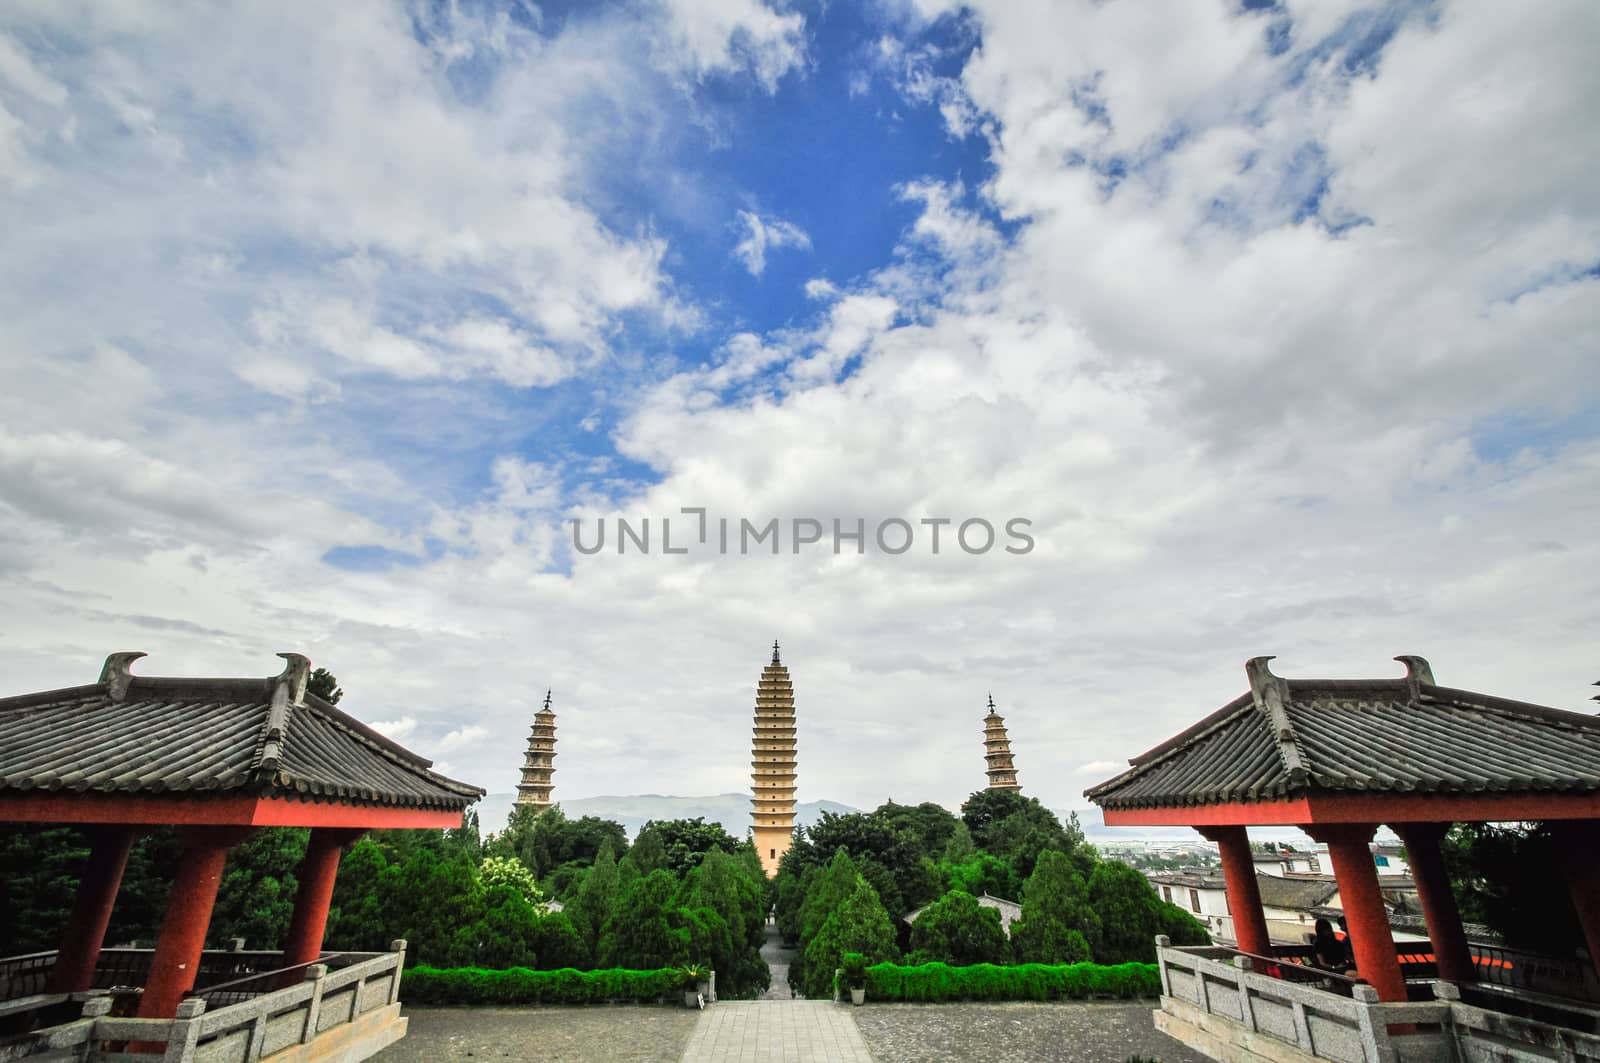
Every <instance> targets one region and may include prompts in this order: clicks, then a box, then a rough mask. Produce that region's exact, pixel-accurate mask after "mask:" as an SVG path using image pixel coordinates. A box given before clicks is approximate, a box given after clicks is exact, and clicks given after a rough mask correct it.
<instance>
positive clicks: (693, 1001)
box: [683, 989, 700, 1008]
mask: <svg viewBox="0 0 1600 1063" xmlns="http://www.w3.org/2000/svg"><path fill="white" fill-rule="evenodd" d="M683 1006H684V1007H686V1008H698V1007H700V990H698V989H685V990H684V991H683Z"/></svg>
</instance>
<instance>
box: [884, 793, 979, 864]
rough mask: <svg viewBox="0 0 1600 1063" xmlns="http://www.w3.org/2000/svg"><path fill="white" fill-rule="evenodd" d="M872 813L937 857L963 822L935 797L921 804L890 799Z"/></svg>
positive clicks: (920, 850)
mask: <svg viewBox="0 0 1600 1063" xmlns="http://www.w3.org/2000/svg"><path fill="white" fill-rule="evenodd" d="M872 816H873V818H874V819H878V820H881V821H883V822H884V823H887V824H888V825H889V827H890V828H891V829H893V830H894V831H895V832H896V833H898V834H900V835H901V836H902V837H904V838H906V839H907V840H908V841H909V842H910V844H911V845H912V847H913V848H914V849H915V850H916V851H917V852H918V853H919V854H921V855H923V856H927V857H931V858H934V859H937V858H938V857H939V856H941V855H942V854H943V853H944V851H945V849H946V848H947V847H948V846H949V845H950V842H951V840H952V839H953V838H954V837H955V834H956V829H957V828H958V827H960V826H962V823H961V821H960V820H959V819H957V818H956V817H955V815H954V814H953V813H951V811H950V810H949V809H948V808H945V807H944V806H943V805H936V804H934V803H933V802H932V801H924V802H922V804H920V805H897V804H895V803H894V802H893V801H887V802H885V803H883V804H881V805H879V806H878V807H877V808H876V809H874V810H873V812H872Z"/></svg>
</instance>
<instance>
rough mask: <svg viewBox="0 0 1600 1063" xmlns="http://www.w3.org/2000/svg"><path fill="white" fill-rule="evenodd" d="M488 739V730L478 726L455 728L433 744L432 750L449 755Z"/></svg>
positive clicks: (470, 725)
mask: <svg viewBox="0 0 1600 1063" xmlns="http://www.w3.org/2000/svg"><path fill="white" fill-rule="evenodd" d="M488 737H489V729H488V728H487V727H484V726H481V725H480V724H469V725H468V726H466V727H457V728H456V729H455V730H453V731H449V732H447V733H446V734H445V735H444V736H443V737H441V738H440V739H439V740H438V741H436V742H434V743H433V748H434V749H436V750H438V751H439V752H441V753H449V752H453V751H454V750H458V749H461V748H462V747H464V746H471V745H476V744H477V743H479V742H482V741H483V740H484V739H485V738H488Z"/></svg>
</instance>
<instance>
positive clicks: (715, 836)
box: [634, 816, 744, 876]
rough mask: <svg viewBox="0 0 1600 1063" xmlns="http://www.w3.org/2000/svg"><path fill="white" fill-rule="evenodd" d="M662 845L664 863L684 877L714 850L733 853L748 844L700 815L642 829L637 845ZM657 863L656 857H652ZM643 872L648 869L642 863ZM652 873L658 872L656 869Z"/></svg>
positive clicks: (656, 823) (675, 873) (663, 821)
mask: <svg viewBox="0 0 1600 1063" xmlns="http://www.w3.org/2000/svg"><path fill="white" fill-rule="evenodd" d="M657 842H659V843H660V846H661V851H662V857H661V863H660V865H659V866H661V867H665V868H666V869H667V870H668V871H671V872H672V873H673V874H674V875H680V876H681V875H684V874H687V873H688V872H689V870H690V869H691V868H693V867H695V866H696V865H697V864H699V863H700V861H701V860H702V859H703V858H704V857H705V855H706V854H707V853H709V852H711V851H712V850H713V849H719V850H721V851H722V852H724V853H732V852H734V851H736V850H737V849H739V848H740V847H741V846H742V845H743V844H744V843H742V842H740V841H739V840H738V839H736V838H735V837H734V836H733V835H731V834H729V833H728V832H727V831H725V830H723V829H722V825H721V824H719V823H707V822H706V821H705V819H704V817H701V816H696V817H695V818H694V819H667V820H661V821H659V822H657V821H651V822H649V823H646V824H645V825H644V826H643V827H642V828H640V830H639V837H638V838H637V839H635V841H634V844H635V845H641V844H642V845H646V846H650V847H651V848H652V849H653V847H654V845H655V843H657ZM652 860H653V857H652ZM639 870H641V871H644V870H646V868H645V867H644V866H643V864H640V867H639ZM649 870H652V871H653V870H655V867H654V866H652V867H650V868H649Z"/></svg>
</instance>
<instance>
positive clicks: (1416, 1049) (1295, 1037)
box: [1156, 938, 1600, 1063]
mask: <svg viewBox="0 0 1600 1063" xmlns="http://www.w3.org/2000/svg"><path fill="white" fill-rule="evenodd" d="M1157 944H1158V948H1157V953H1158V960H1159V962H1160V970H1161V992H1162V1010H1161V1012H1159V1013H1157V1017H1156V1024H1157V1026H1158V1027H1159V1028H1160V1029H1162V1030H1164V1031H1166V1032H1168V1033H1170V1034H1172V1035H1173V1036H1175V1037H1177V1038H1178V1039H1180V1040H1188V1041H1190V1042H1191V1043H1194V1045H1195V1047H1197V1048H1199V1049H1201V1050H1202V1051H1207V1050H1208V1049H1209V1050H1210V1051H1207V1054H1211V1055H1213V1056H1216V1057H1219V1058H1220V1057H1222V1056H1225V1055H1227V1054H1228V1051H1229V1050H1230V1049H1231V1050H1239V1049H1242V1050H1244V1051H1245V1052H1253V1053H1255V1054H1257V1055H1269V1056H1270V1057H1272V1058H1281V1059H1294V1058H1301V1059H1327V1060H1335V1061H1338V1063H1490V1061H1496V1063H1499V1061H1506V1060H1511V1061H1519V1063H1521V1061H1529V1063H1531V1061H1536V1060H1551V1061H1557V1060H1559V1061H1561V1063H1600V1036H1595V1035H1594V1034H1590V1033H1585V1032H1582V1031H1579V1030H1574V1029H1570V1028H1566V1027H1563V1026H1559V1025H1555V1024H1552V1023H1548V1022H1541V1021H1537V1020H1534V1019H1530V1018H1525V1017H1522V1016H1517V1015H1510V1014H1506V1013H1504V1012H1501V1011H1496V1010H1491V1009H1488V1008H1483V1007H1477V1006H1474V1005H1471V1004H1466V1003H1463V1002H1462V1001H1461V995H1460V992H1459V991H1458V989H1457V987H1456V986H1455V985H1454V984H1452V983H1449V982H1434V983H1431V985H1432V988H1433V995H1434V998H1435V999H1433V1000H1428V1001H1416V1002H1404V1003H1381V1002H1379V1000H1378V998H1377V991H1376V990H1374V989H1373V988H1372V987H1371V986H1368V985H1365V984H1356V985H1352V986H1349V988H1348V992H1349V994H1350V995H1348V996H1346V995H1343V994H1342V993H1341V992H1339V989H1340V988H1341V987H1340V986H1338V985H1336V984H1335V985H1330V986H1328V987H1324V986H1322V985H1318V984H1316V983H1314V982H1311V981H1308V980H1302V981H1296V980H1291V979H1288V978H1284V977H1276V976H1274V974H1269V973H1265V972H1264V971H1262V970H1257V969H1255V968H1256V967H1257V966H1258V964H1257V962H1256V961H1253V960H1252V958H1250V957H1247V956H1242V955H1238V954H1236V953H1235V952H1234V950H1231V949H1218V948H1173V947H1172V946H1171V945H1170V944H1169V943H1168V942H1167V940H1166V939H1165V938H1161V939H1158V941H1157ZM1286 966H1294V965H1286ZM1276 973H1277V974H1283V973H1284V972H1283V971H1281V970H1280V971H1277V972H1276ZM1263 1039H1265V1040H1263ZM1274 1045H1276V1046H1278V1047H1276V1048H1274V1047H1273V1046H1274ZM1283 1049H1288V1050H1290V1051H1288V1052H1285V1051H1283Z"/></svg>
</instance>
